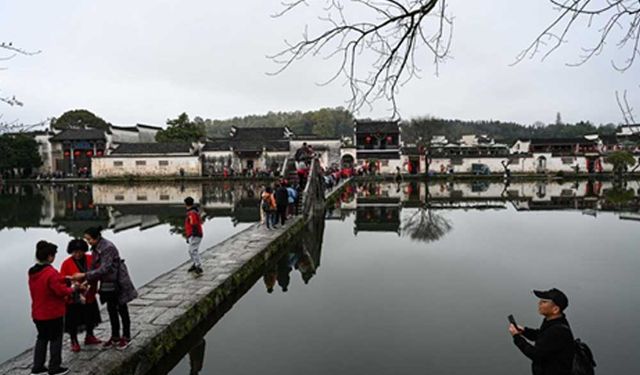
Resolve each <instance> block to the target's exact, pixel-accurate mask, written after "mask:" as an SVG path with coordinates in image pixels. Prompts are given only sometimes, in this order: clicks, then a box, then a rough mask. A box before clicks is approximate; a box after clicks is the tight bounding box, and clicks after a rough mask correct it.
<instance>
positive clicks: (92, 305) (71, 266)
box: [60, 239, 102, 352]
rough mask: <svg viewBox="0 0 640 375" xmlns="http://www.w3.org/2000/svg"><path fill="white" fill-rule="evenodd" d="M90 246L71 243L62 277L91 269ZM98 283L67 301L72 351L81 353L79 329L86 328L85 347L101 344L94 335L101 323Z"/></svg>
mask: <svg viewBox="0 0 640 375" xmlns="http://www.w3.org/2000/svg"><path fill="white" fill-rule="evenodd" d="M87 251H89V245H87V243H86V242H85V241H83V240H79V239H75V240H71V241H70V242H69V245H68V246H67V253H69V254H71V256H70V257H68V258H67V259H65V260H64V262H62V266H61V267H60V273H61V274H62V276H65V277H66V276H69V277H70V276H73V275H74V274H76V273H78V272H83V273H84V272H87V270H89V269H90V268H91V254H87ZM97 285H98V283H97V282H94V283H92V284H89V285H87V290H86V292H84V293H78V292H76V293H74V294H72V295H71V296H70V297H69V298H68V299H67V314H66V316H65V321H64V325H65V328H66V331H67V333H69V336H71V351H72V352H79V351H80V343H79V342H78V328H79V327H81V326H84V327H85V331H86V335H85V337H84V344H85V345H96V344H100V343H101V342H102V341H100V340H99V339H98V338H96V337H95V336H94V335H93V328H95V327H96V326H97V325H98V324H99V323H100V322H101V321H102V319H101V317H100V308H99V307H98V302H97V300H96V290H97Z"/></svg>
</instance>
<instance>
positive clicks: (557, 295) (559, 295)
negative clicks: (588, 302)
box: [533, 288, 569, 311]
mask: <svg viewBox="0 0 640 375" xmlns="http://www.w3.org/2000/svg"><path fill="white" fill-rule="evenodd" d="M533 294H535V296H536V297H538V298H540V299H548V300H551V301H553V303H555V304H556V306H558V307H559V308H560V310H562V311H564V309H566V308H567V306H569V299H568V298H567V295H566V294H564V293H563V292H562V291H560V290H559V289H556V288H553V289H549V290H534V291H533Z"/></svg>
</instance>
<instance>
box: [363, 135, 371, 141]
mask: <svg viewBox="0 0 640 375" xmlns="http://www.w3.org/2000/svg"><path fill="white" fill-rule="evenodd" d="M371 139H372V138H371V136H370V135H368V136H366V137H365V139H364V141H365V142H367V143H371Z"/></svg>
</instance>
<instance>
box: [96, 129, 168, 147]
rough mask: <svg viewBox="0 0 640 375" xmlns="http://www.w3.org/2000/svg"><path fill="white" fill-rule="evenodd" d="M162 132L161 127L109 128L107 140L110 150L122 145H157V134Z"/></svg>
mask: <svg viewBox="0 0 640 375" xmlns="http://www.w3.org/2000/svg"><path fill="white" fill-rule="evenodd" d="M160 130H162V128H161V127H158V126H151V125H144V124H136V125H134V126H116V125H111V126H109V130H107V132H106V134H107V139H108V141H109V148H110V149H115V148H116V147H117V146H118V145H119V144H121V143H155V142H156V134H158V132H159V131H160Z"/></svg>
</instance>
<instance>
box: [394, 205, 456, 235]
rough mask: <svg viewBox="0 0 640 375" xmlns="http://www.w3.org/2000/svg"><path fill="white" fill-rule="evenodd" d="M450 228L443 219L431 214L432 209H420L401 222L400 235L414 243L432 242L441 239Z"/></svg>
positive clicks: (448, 223)
mask: <svg viewBox="0 0 640 375" xmlns="http://www.w3.org/2000/svg"><path fill="white" fill-rule="evenodd" d="M451 228H452V226H451V223H450V222H449V220H447V219H446V218H445V217H443V216H441V215H439V214H437V213H435V212H433V209H428V208H426V207H421V208H419V209H418V210H417V211H416V212H415V213H414V214H413V215H411V216H409V217H407V218H406V220H404V221H403V223H402V234H403V235H405V236H406V235H408V236H409V237H410V238H411V239H412V240H415V241H420V242H432V241H437V240H439V239H440V238H442V237H443V236H444V235H445V234H447V233H448V232H449V231H450V230H451Z"/></svg>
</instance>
